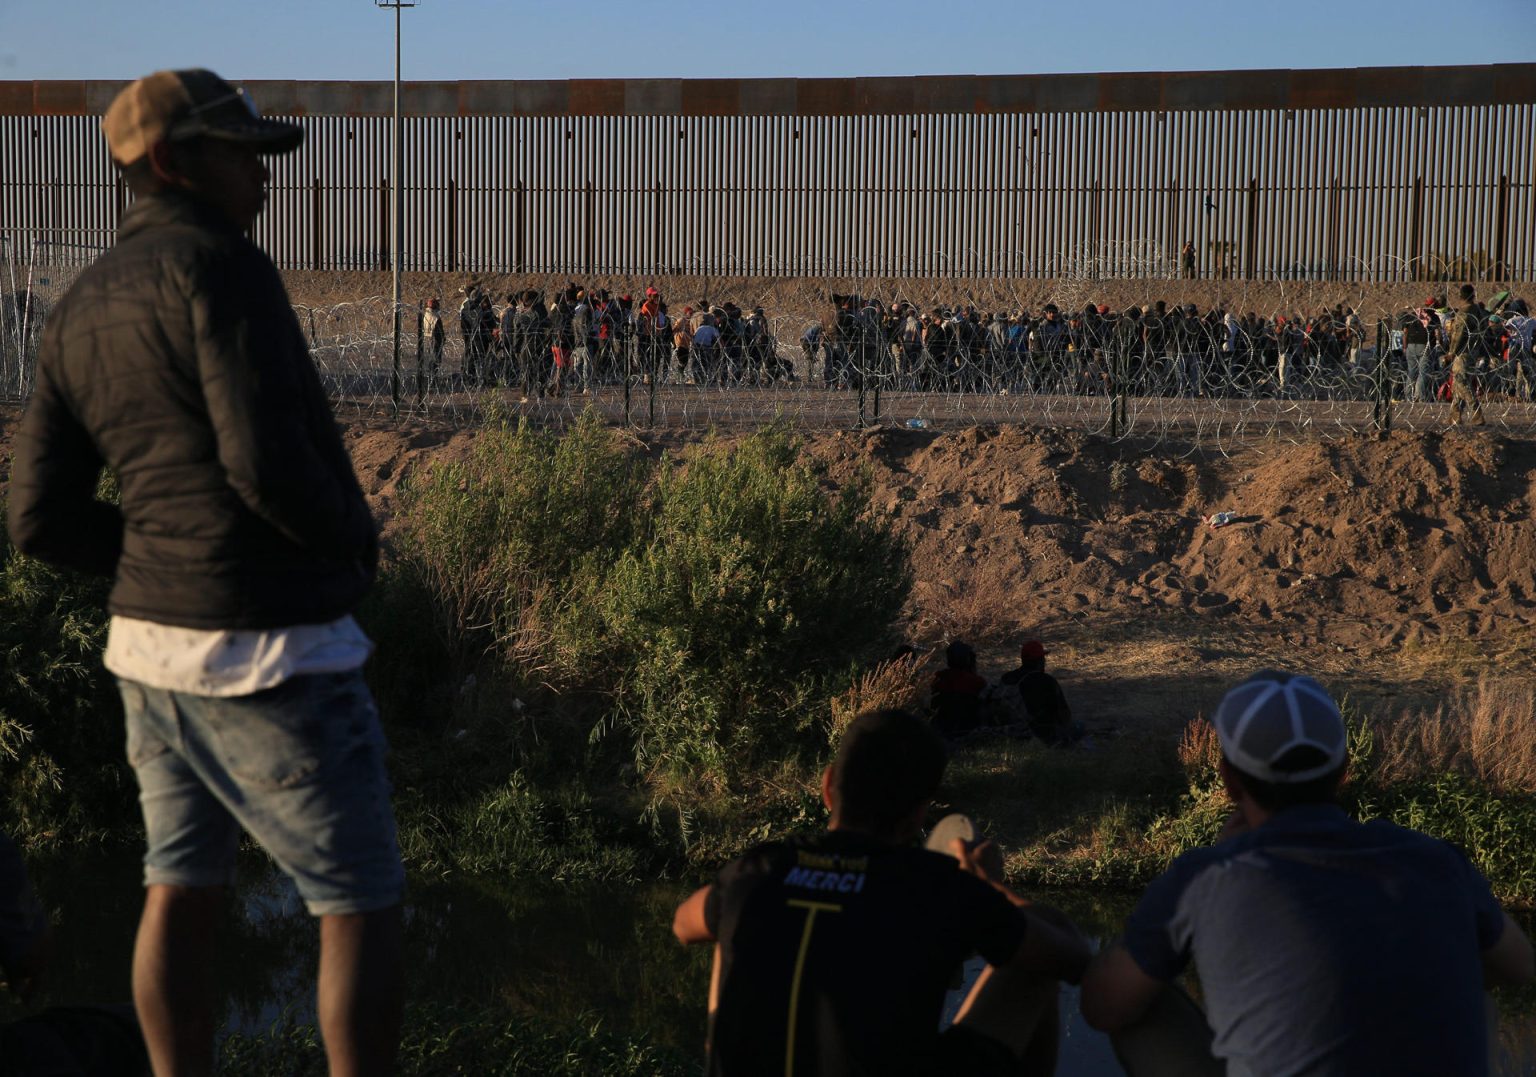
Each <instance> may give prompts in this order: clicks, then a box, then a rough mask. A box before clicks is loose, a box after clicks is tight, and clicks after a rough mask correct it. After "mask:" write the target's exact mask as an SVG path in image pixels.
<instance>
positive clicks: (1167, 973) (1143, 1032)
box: [1082, 670, 1532, 1077]
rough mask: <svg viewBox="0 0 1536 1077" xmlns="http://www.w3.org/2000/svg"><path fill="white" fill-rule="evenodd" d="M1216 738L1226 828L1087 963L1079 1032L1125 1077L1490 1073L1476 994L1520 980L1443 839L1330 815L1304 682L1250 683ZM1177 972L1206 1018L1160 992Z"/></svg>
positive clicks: (1320, 724)
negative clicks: (1194, 978)
mask: <svg viewBox="0 0 1536 1077" xmlns="http://www.w3.org/2000/svg"><path fill="white" fill-rule="evenodd" d="M1214 724H1215V726H1216V732H1217V735H1218V738H1219V740H1220V742H1221V749H1222V760H1221V763H1220V767H1221V777H1222V781H1223V783H1224V784H1225V786H1226V789H1227V793H1228V795H1229V796H1230V797H1231V798H1232V801H1233V803H1234V805H1235V806H1236V810H1235V811H1234V813H1233V818H1232V819H1231V820H1230V821H1229V823H1228V827H1227V832H1226V833H1225V834H1224V835H1223V840H1222V841H1220V842H1219V843H1218V844H1216V845H1214V846H1211V847H1209V848H1204V849H1196V850H1193V851H1192V852H1189V853H1186V854H1185V855H1184V856H1181V857H1180V858H1179V859H1178V860H1176V861H1175V862H1174V864H1173V866H1172V867H1171V868H1170V869H1169V870H1168V871H1167V872H1166V873H1164V874H1163V875H1162V876H1161V877H1160V878H1158V879H1157V880H1156V881H1155V882H1153V883H1152V885H1151V886H1150V887H1149V888H1148V890H1147V892H1146V894H1145V895H1144V896H1143V897H1142V900H1141V902H1140V903H1139V904H1138V905H1137V907H1136V910H1135V912H1133V913H1132V914H1131V918H1130V921H1129V923H1128V924H1127V927H1126V933H1125V938H1124V940H1123V941H1122V942H1120V943H1118V944H1116V945H1114V946H1112V947H1110V948H1109V949H1107V950H1105V951H1104V952H1103V953H1101V954H1099V955H1098V956H1097V957H1096V958H1095V959H1094V962H1093V964H1092V966H1091V967H1090V969H1089V972H1088V974H1087V975H1086V977H1085V978H1084V980H1083V993H1082V1007H1083V1014H1084V1016H1085V1017H1086V1018H1087V1019H1088V1022H1089V1023H1090V1024H1091V1025H1093V1026H1094V1027H1095V1028H1100V1029H1103V1030H1105V1031H1108V1032H1111V1033H1114V1034H1115V1038H1116V1049H1117V1053H1118V1054H1119V1055H1120V1058H1121V1061H1122V1063H1123V1064H1125V1066H1126V1069H1127V1071H1128V1072H1130V1073H1133V1074H1140V1073H1150V1072H1175V1071H1177V1072H1181V1073H1196V1074H1198V1073H1206V1072H1214V1073H1219V1072H1225V1073H1227V1074H1229V1075H1239V1074H1244V1075H1246V1074H1307V1075H1317V1077H1323V1075H1340V1077H1342V1075H1346V1074H1361V1073H1391V1074H1425V1075H1429V1074H1436V1075H1442V1077H1443V1075H1451V1074H1469V1075H1470V1074H1486V1073H1487V1072H1488V1064H1489V1059H1488V1039H1487V1029H1486V1024H1485V1020H1486V1019H1485V1009H1484V996H1483V992H1484V988H1485V986H1498V985H1503V984H1519V983H1524V982H1525V981H1527V980H1529V979H1530V978H1531V976H1532V956H1531V946H1530V943H1529V942H1528V941H1527V939H1526V937H1525V935H1524V933H1523V932H1522V931H1521V930H1520V928H1519V927H1518V926H1517V925H1516V924H1514V923H1513V922H1512V921H1511V920H1510V919H1509V917H1508V915H1507V914H1505V913H1504V912H1503V911H1502V910H1501V909H1500V908H1499V906H1498V904H1497V902H1495V901H1494V898H1493V895H1492V893H1491V892H1490V891H1489V889H1488V883H1487V881H1486V880H1485V879H1484V878H1483V877H1482V875H1480V874H1479V873H1478V872H1477V870H1476V869H1475V868H1473V867H1472V866H1471V865H1470V864H1469V863H1468V862H1467V860H1466V858H1465V857H1463V856H1462V854H1461V853H1460V852H1459V851H1457V850H1456V849H1455V848H1453V847H1452V846H1450V845H1448V844H1447V843H1445V842H1442V841H1439V840H1437V839H1434V838H1431V837H1429V836H1427V835H1424V834H1420V833H1418V832H1417V831H1413V830H1407V829H1404V828H1402V827H1398V826H1395V825H1393V824H1391V823H1388V822H1384V821H1379V820H1378V821H1375V822H1370V823H1359V822H1356V821H1354V820H1353V819H1351V818H1349V817H1348V816H1347V815H1345V813H1344V812H1343V811H1342V810H1341V809H1340V808H1339V807H1338V806H1337V805H1336V803H1335V794H1336V793H1337V790H1338V786H1339V782H1340V780H1341V779H1342V777H1343V774H1344V766H1345V762H1346V756H1347V751H1346V743H1345V742H1346V734H1345V729H1344V722H1343V719H1342V718H1341V717H1340V715H1339V710H1338V707H1337V706H1336V705H1335V704H1334V702H1333V700H1332V699H1331V698H1329V696H1328V694H1327V692H1326V691H1325V690H1324V689H1323V687H1322V686H1321V685H1320V684H1318V683H1317V682H1316V681H1315V680H1313V679H1312V678H1310V677H1299V676H1294V675H1291V674H1286V673H1276V672H1273V671H1269V670H1266V671H1264V672H1261V673H1258V674H1255V675H1254V676H1253V677H1251V678H1249V679H1248V680H1247V681H1244V682H1243V683H1242V684H1240V685H1238V686H1237V687H1236V688H1234V689H1233V690H1232V691H1231V692H1229V693H1227V695H1226V697H1225V698H1224V699H1223V700H1222V702H1221V705H1220V707H1219V708H1218V709H1217V711H1216V716H1215V721H1214ZM1191 961H1193V963H1194V965H1195V968H1196V971H1197V972H1198V975H1199V980H1200V986H1201V993H1202V995H1203V997H1204V1002H1205V1006H1206V1012H1205V1020H1204V1021H1201V1020H1200V1019H1199V1014H1198V1011H1196V1010H1195V1009H1194V1007H1193V1005H1192V1004H1191V1003H1189V1001H1188V999H1187V998H1184V997H1183V996H1182V995H1179V994H1177V993H1176V992H1174V991H1172V990H1170V988H1169V985H1171V984H1172V983H1173V982H1174V980H1175V979H1177V977H1178V976H1179V975H1180V974H1181V973H1182V972H1183V971H1184V970H1185V969H1186V968H1187V967H1188V966H1189V964H1190V962H1191ZM1206 1022H1208V1023H1209V1027H1208V1028H1207V1027H1206ZM1179 1029H1182V1031H1179ZM1218 1059H1219V1060H1222V1061H1223V1062H1224V1063H1225V1068H1224V1069H1223V1068H1222V1067H1221V1064H1220V1063H1218V1062H1217V1061H1216V1060H1218ZM1169 1066H1173V1067H1175V1068H1174V1069H1168V1068H1167V1067H1169Z"/></svg>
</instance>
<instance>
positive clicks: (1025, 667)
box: [998, 639, 1073, 744]
mask: <svg viewBox="0 0 1536 1077" xmlns="http://www.w3.org/2000/svg"><path fill="white" fill-rule="evenodd" d="M998 686H999V688H1000V689H1001V690H1002V691H1013V692H1016V693H1017V694H1018V699H1019V704H1020V706H1021V708H1022V709H1023V711H1024V714H1025V715H1026V721H1027V722H1028V723H1029V731H1030V732H1031V733H1033V734H1034V735H1035V736H1037V737H1039V738H1040V739H1041V740H1043V741H1044V742H1045V743H1047V744H1070V743H1071V742H1072V740H1073V727H1072V708H1071V707H1069V706H1067V697H1066V693H1064V692H1062V690H1061V684H1060V682H1058V681H1057V680H1056V678H1055V677H1052V676H1051V675H1050V674H1049V673H1047V672H1046V671H1045V644H1043V643H1041V642H1040V641H1039V640H1037V639H1030V640H1025V641H1024V642H1023V644H1021V645H1020V647H1019V668H1018V669H1014V670H1009V671H1008V672H1007V673H1004V674H1003V675H1002V676H1001V677H1000V678H998Z"/></svg>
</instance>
